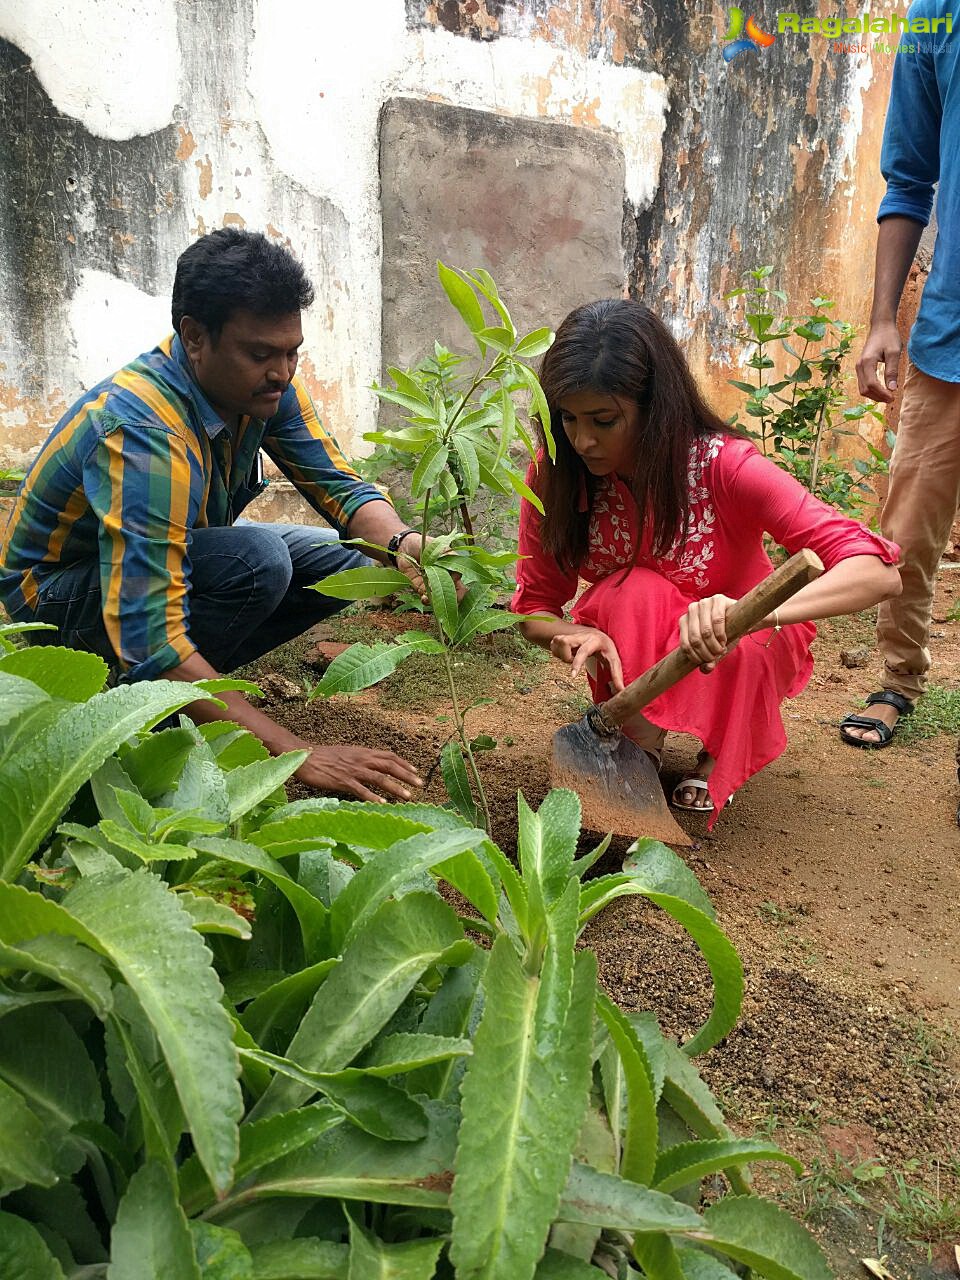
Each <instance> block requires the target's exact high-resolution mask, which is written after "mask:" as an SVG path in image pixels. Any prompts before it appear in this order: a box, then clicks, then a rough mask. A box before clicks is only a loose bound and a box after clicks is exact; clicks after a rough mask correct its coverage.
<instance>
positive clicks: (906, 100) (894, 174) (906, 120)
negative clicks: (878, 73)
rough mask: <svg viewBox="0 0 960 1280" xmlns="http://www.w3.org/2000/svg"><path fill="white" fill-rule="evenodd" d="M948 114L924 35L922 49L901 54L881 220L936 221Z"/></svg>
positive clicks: (886, 145)
mask: <svg viewBox="0 0 960 1280" xmlns="http://www.w3.org/2000/svg"><path fill="white" fill-rule="evenodd" d="M911 12H912V10H911ZM927 39H928V40H929V37H927ZM942 117H943V103H942V101H941V98H940V88H939V85H938V83H937V73H936V68H935V66H934V61H933V56H932V53H931V52H930V51H929V49H928V48H927V46H926V44H925V42H924V41H923V39H922V38H921V41H920V42H918V44H917V47H916V52H914V53H898V54H897V57H896V61H895V62H894V66H893V84H892V87H891V90H890V103H889V105H888V107H887V119H886V124H885V125H884V130H883V147H882V149H881V152H880V171H881V173H882V174H883V176H884V178H886V180H887V193H886V195H885V196H884V197H883V199H882V200H881V202H880V208H879V210H878V211H877V221H878V222H880V221H882V220H883V219H884V218H886V217H889V216H890V215H891V214H898V215H900V216H901V217H905V218H912V219H913V221H914V222H920V223H922V224H923V226H926V225H927V223H928V222H929V221H930V211H931V209H932V208H933V190H934V187H935V186H936V183H937V182H938V180H939V178H940V126H941V121H942Z"/></svg>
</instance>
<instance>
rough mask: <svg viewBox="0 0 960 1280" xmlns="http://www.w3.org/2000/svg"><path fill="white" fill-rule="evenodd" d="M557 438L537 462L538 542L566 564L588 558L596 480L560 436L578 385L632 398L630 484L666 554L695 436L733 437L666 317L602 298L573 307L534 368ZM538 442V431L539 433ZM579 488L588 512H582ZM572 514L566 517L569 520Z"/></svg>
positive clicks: (682, 515)
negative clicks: (635, 419) (565, 407)
mask: <svg viewBox="0 0 960 1280" xmlns="http://www.w3.org/2000/svg"><path fill="white" fill-rule="evenodd" d="M540 381H541V383H542V385H543V390H544V394H545V395H546V397H547V404H548V405H549V407H550V420H551V425H552V428H553V435H554V439H555V440H556V442H557V461H556V465H555V466H551V465H550V463H549V462H544V463H541V465H540V467H539V470H538V475H537V484H536V488H537V492H538V494H539V495H540V497H541V498H542V500H543V505H544V510H545V512H546V514H545V516H544V519H543V522H542V525H541V532H540V536H541V540H542V544H543V547H544V549H545V550H546V551H548V552H549V553H550V554H551V555H552V556H553V557H554V559H555V560H556V561H557V562H558V563H559V564H560V565H561V566H562V567H563V568H565V569H572V568H575V567H577V566H578V565H579V564H581V563H582V562H583V560H584V559H586V555H587V535H588V530H589V524H590V508H592V505H593V498H594V493H595V491H596V485H597V481H596V479H595V477H593V476H591V475H590V472H589V471H588V470H587V468H586V467H585V466H584V465H583V462H582V461H581V460H580V458H579V457H578V456H577V454H576V453H575V452H574V450H573V446H572V445H571V444H570V442H569V440H568V439H567V436H566V433H565V431H564V429H563V423H562V422H561V420H560V405H561V404H562V402H563V400H564V398H565V397H567V396H571V395H575V394H576V393H577V392H578V391H595V392H597V393H599V394H601V395H610V396H616V397H617V398H618V399H621V400H630V401H633V402H634V403H635V404H636V405H637V407H638V408H639V410H640V416H639V427H638V433H637V439H636V451H635V455H634V463H633V473H632V475H631V476H630V478H629V479H630V488H631V490H632V492H633V496H634V499H635V501H636V504H637V510H638V512H639V513H640V518H641V519H643V518H644V514H645V513H649V519H650V520H651V521H652V523H653V543H652V545H653V550H654V552H655V553H659V554H663V553H664V552H665V551H666V550H667V549H668V548H669V547H670V546H671V545H672V544H673V542H674V541H675V539H677V538H678V537H680V538H681V539H682V537H683V535H684V533H685V530H686V525H687V515H688V512H689V505H690V504H689V495H688V492H687V469H688V464H689V456H690V447H691V445H692V444H693V442H694V440H695V439H696V438H697V437H698V436H708V435H713V434H714V433H719V434H723V435H733V434H737V433H735V432H732V431H731V429H730V427H729V426H728V425H727V424H726V423H725V422H724V421H723V420H722V419H721V418H719V417H718V416H717V414H716V413H714V411H713V410H712V409H711V408H710V406H709V405H708V404H707V403H706V401H705V400H704V398H703V396H702V395H701V394H700V390H699V388H698V386H697V384H696V382H695V380H694V377H693V374H692V373H691V372H690V370H689V368H688V367H687V362H686V360H685V359H684V357H683V352H682V351H681V350H680V347H679V346H678V345H677V342H676V340H675V339H674V337H673V335H672V334H671V333H670V331H669V329H668V328H667V326H666V325H665V324H664V323H663V321H662V320H661V319H660V318H659V317H658V316H656V315H654V313H653V312H652V311H651V310H650V309H649V307H645V306H644V305H643V304H642V303H640V302H630V301H625V300H623V299H606V300H604V301H601V302H590V303H587V304H586V305H585V306H582V307H577V309H576V310H575V311H571V312H570V314H569V315H568V316H567V318H566V319H565V320H564V322H563V323H562V324H561V326H560V328H559V329H558V331H557V338H556V341H555V342H554V344H553V346H552V347H551V348H550V350H549V351H548V352H547V353H546V355H545V356H544V357H543V361H542V364H541V367H540ZM540 436H541V441H540V443H541V444H542V445H544V447H545V442H544V440H543V431H542V429H541V430H540ZM584 483H585V484H586V491H587V511H585V512H581V511H580V510H579V507H580V497H581V493H582V485H584ZM571 516H572V517H573V518H571Z"/></svg>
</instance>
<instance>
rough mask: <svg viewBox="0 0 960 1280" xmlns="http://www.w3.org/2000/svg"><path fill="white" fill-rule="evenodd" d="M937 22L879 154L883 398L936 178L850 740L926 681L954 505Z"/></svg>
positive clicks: (955, 264) (875, 318) (956, 459)
mask: <svg viewBox="0 0 960 1280" xmlns="http://www.w3.org/2000/svg"><path fill="white" fill-rule="evenodd" d="M948 8H949V5H947V4H944V3H943V2H942V0H939V2H938V0H916V3H914V4H912V5H911V6H910V11H909V16H910V18H911V20H912V19H915V18H926V19H928V20H932V19H934V18H943V17H944V16H945V14H946V12H947V10H948ZM931 25H932V21H931ZM944 25H945V24H943V23H941V24H940V26H939V28H938V30H937V34H936V35H930V36H924V35H916V36H912V37H911V41H912V43H913V47H914V49H915V51H914V52H906V51H904V52H901V53H899V54H898V55H897V59H896V63H895V65H894V70H893V85H892V89H891V93H890V102H889V105H888V108H887V119H886V127H885V130H884V137H883V149H882V152H881V158H880V168H881V171H882V173H883V176H884V178H885V179H886V181H887V191H886V195H885V196H884V198H883V200H882V201H881V204H880V208H879V211H878V214H877V218H878V221H879V224H880V229H879V235H878V240H877V258H876V270H875V278H874V295H873V310H872V312H871V316H870V331H869V333H868V335H867V339H866V342H865V344H864V348H863V353H862V354H861V356H860V359H859V361H858V363H857V379H858V381H859V384H860V391H861V393H862V394H863V395H866V396H870V397H871V399H874V400H879V401H883V402H885V403H889V402H890V401H891V400H892V399H893V397H894V393H895V392H896V390H897V386H898V377H899V368H900V358H901V341H900V335H899V333H898V332H897V307H898V304H899V301H900V295H901V293H902V291H903V286H904V283H905V281H906V278H907V273H908V272H909V270H910V265H911V263H912V262H913V259H914V255H915V254H916V251H917V246H918V244H919V242H920V236H921V234H922V232H923V229H924V227H925V226H926V225H927V223H928V222H929V220H930V214H931V209H932V206H933V195H934V189H935V188H936V190H937V240H936V247H935V249H934V254H933V266H932V269H931V271H930V275H929V278H928V280H927V283H926V286H925V288H924V291H923V299H922V301H921V304H920V312H919V314H918V316H917V320H916V323H915V324H914V326H913V330H912V332H911V334H910V342H909V347H908V357H909V358H908V359H907V361H906V369H905V372H904V380H903V398H902V401H901V407H900V425H899V430H898V433H897V443H896V448H895V449H894V454H893V462H892V467H891V472H890V486H889V492H888V495H887V500H886V502H885V503H884V507H883V512H882V515H881V527H882V529H883V532H884V534H885V535H886V536H887V537H888V538H890V539H892V540H893V541H895V542H897V543H899V544H900V546H901V548H902V552H903V560H904V564H903V566H902V568H901V571H900V576H901V579H902V581H903V592H902V594H901V595H900V596H898V597H896V598H895V599H889V600H885V601H884V602H883V603H882V604H881V605H880V609H879V615H878V621H877V640H878V644H879V648H880V652H881V655H882V657H883V661H884V668H883V688H882V689H881V690H878V691H877V692H876V693H873V694H871V695H870V697H869V698H868V699H867V702H868V704H869V708H868V710H869V714H868V715H857V714H854V715H851V716H848V717H847V718H846V719H845V720H843V721H842V722H841V726H840V733H841V736H842V737H843V740H844V741H845V742H847V743H849V744H850V745H851V746H856V747H873V748H877V747H886V746H888V745H889V743H890V741H891V739H892V737H893V733H894V730H895V728H896V725H897V721H898V720H899V718H900V716H902V715H907V714H909V713H910V712H911V711H912V710H913V704H914V701H915V699H916V698H918V697H919V696H920V694H922V693H923V691H924V687H925V685H926V682H927V672H928V670H929V668H930V651H929V647H928V645H929V636H930V614H931V607H932V602H933V589H934V582H935V576H936V570H937V563H938V561H939V559H940V556H941V554H942V553H943V549H944V547H945V546H946V543H947V539H948V538H949V536H950V528H951V525H952V524H953V521H954V518H955V516H956V512H957V507H958V504H960V37H958V36H957V35H956V34H953V33H950V34H943V33H942V32H943V27H944ZM880 366H882V367H883V368H882V373H881V371H880Z"/></svg>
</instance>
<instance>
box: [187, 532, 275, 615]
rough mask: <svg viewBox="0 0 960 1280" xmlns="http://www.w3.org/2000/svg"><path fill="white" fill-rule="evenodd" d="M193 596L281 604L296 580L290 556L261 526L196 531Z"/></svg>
mask: <svg viewBox="0 0 960 1280" xmlns="http://www.w3.org/2000/svg"><path fill="white" fill-rule="evenodd" d="M191 561H192V564H193V584H192V592H191V594H193V595H203V596H216V595H233V594H235V593H236V592H238V591H239V592H242V593H243V594H244V595H247V596H252V597H254V598H256V599H257V600H263V601H265V602H273V603H274V604H278V603H279V602H280V601H281V600H282V599H283V597H284V596H285V595H286V593H287V590H288V588H289V586H290V581H291V579H292V577H293V564H292V561H291V559H290V552H289V550H288V548H287V545H286V543H285V542H284V540H283V538H281V537H280V535H279V534H278V533H276V532H275V531H274V530H273V529H272V528H267V527H258V526H257V525H243V526H242V527H241V526H233V527H231V528H225V529H203V530H196V531H195V533H194V537H193V545H192V547H191Z"/></svg>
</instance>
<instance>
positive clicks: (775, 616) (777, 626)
mask: <svg viewBox="0 0 960 1280" xmlns="http://www.w3.org/2000/svg"><path fill="white" fill-rule="evenodd" d="M782 630H783V627H781V625H780V614H779V613H778V612H777V610H776V609H774V611H773V630H772V631H771V632H770V635H769V636H768V637H767V643H766V644H765V645H764V646H763V647H764V648H765V649H769V648H770V646H771V645H772V644H773V642H774V640H775V639H776V638H777V632H778V631H782Z"/></svg>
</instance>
